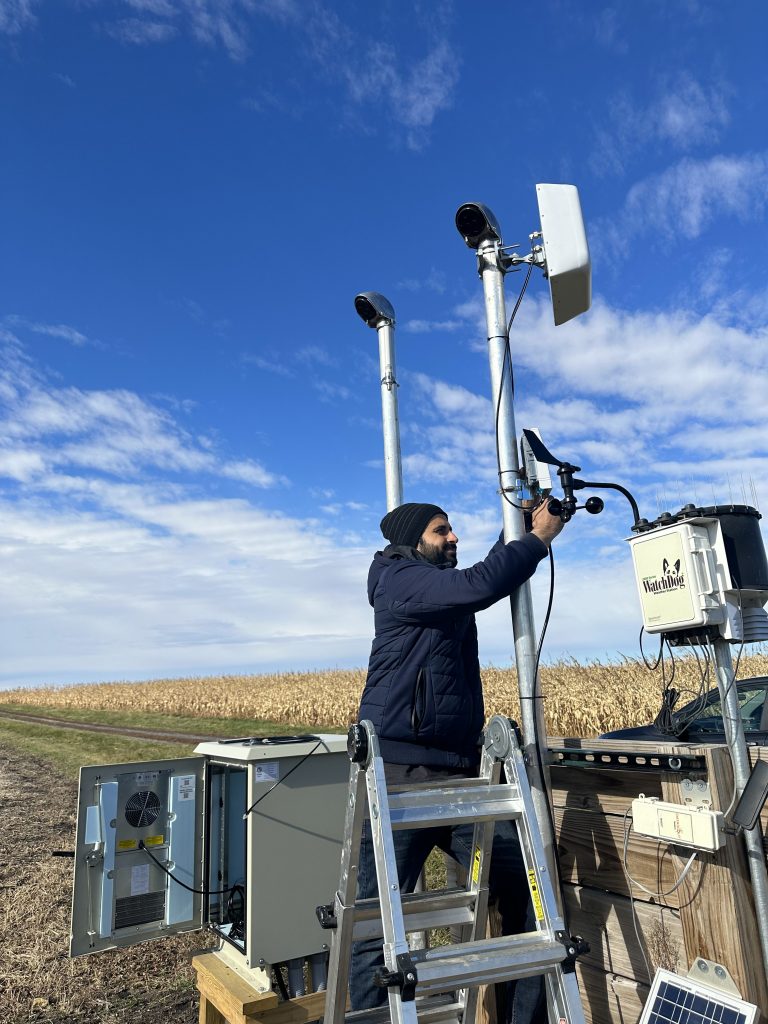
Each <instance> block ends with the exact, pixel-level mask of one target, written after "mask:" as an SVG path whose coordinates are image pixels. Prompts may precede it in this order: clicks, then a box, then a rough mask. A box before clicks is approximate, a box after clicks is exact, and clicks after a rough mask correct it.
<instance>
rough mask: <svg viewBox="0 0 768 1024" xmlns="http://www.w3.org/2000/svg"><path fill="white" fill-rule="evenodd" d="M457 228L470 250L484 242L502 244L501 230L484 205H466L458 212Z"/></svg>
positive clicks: (491, 213)
mask: <svg viewBox="0 0 768 1024" xmlns="http://www.w3.org/2000/svg"><path fill="white" fill-rule="evenodd" d="M456 227H457V228H458V229H459V234H460V235H461V236H462V237H463V238H464V241H465V242H466V243H467V245H468V246H469V248H470V249H477V247H478V246H479V245H480V244H481V243H482V242H500V241H501V228H500V227H499V222H498V221H497V220H496V217H495V216H494V214H493V212H492V211H491V210H489V209H488V207H487V206H486V205H485V204H484V203H464V205H463V206H460V207H459V209H458V210H457V211H456Z"/></svg>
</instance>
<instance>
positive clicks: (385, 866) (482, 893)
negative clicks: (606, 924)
mask: <svg viewBox="0 0 768 1024" xmlns="http://www.w3.org/2000/svg"><path fill="white" fill-rule="evenodd" d="M349 753H350V758H351V760H352V766H351V772H350V787H349V801H348V805H347V812H346V822H345V834H344V846H343V849H342V859H341V879H340V883H339V889H338V891H337V893H336V898H335V902H334V903H333V904H329V905H328V906H325V907H318V908H317V912H318V917H319V918H320V921H321V924H323V926H324V927H326V928H332V929H334V934H333V940H332V943H331V951H330V957H329V970H328V988H327V996H326V1003H325V1016H324V1024H343V1022H344V1021H345V1020H346V1022H347V1024H353V1022H354V1024H356V1022H358V1021H359V1022H360V1024H363V1022H365V1024H379V1022H381V1024H384V1022H387V1021H391V1024H441V1022H444V1021H445V1022H451V1024H473V1022H474V1019H475V1011H476V1007H477V993H478V986H480V985H488V984H493V983H496V982H502V981H509V980H513V979H518V978H526V977H532V976H535V975H544V978H545V983H546V989H547V1006H548V1011H549V1017H550V1021H553V1022H554V1024H584V1013H583V1010H582V1005H581V998H580V996H579V990H578V985H577V982H576V975H575V973H574V971H575V959H576V956H577V955H578V954H579V953H580V952H583V951H584V950H585V949H586V946H585V944H583V943H581V941H580V940H578V939H574V938H572V937H571V936H570V935H568V934H567V932H566V930H565V926H564V923H563V919H562V917H561V916H560V912H559V910H558V907H557V902H556V899H555V893H554V888H553V884H552V880H551V878H550V876H549V871H548V870H547V867H546V859H545V854H544V847H543V843H542V840H541V835H540V833H539V830H538V826H537V824H536V818H535V816H534V810H533V801H532V799H531V791H530V786H529V784H528V777H527V774H526V771H525V763H524V760H523V755H522V752H521V750H520V746H519V744H518V741H517V737H516V734H515V727H514V725H513V723H511V722H510V721H509V719H507V718H504V717H502V716H500V715H497V716H495V717H494V718H492V719H491V721H490V723H489V725H488V728H487V729H486V732H485V738H484V745H483V751H482V760H481V767H480V775H479V777H478V778H469V779H468V778H457V779H452V780H450V781H449V782H438V783H426V784H422V785H418V786H411V787H404V786H398V787H393V788H392V789H391V790H390V791H389V792H388V791H387V785H386V781H385V777H384V763H383V761H382V758H381V753H380V748H379V743H378V739H377V737H376V734H375V732H374V729H373V726H372V725H371V723H370V722H363V723H361V724H360V725H358V726H353V727H352V729H351V730H350V734H349ZM502 770H503V772H504V781H501V779H502ZM366 817H368V818H369V819H370V821H371V826H372V827H371V834H372V837H373V848H374V854H375V860H376V876H377V879H378V888H379V899H369V900H359V901H356V889H357V871H358V860H359V852H360V841H361V835H362V829H363V822H364V820H365V818H366ZM504 819H510V820H514V821H515V823H516V825H517V831H518V835H519V838H520V846H521V849H522V855H523V863H524V865H525V870H526V873H527V876H528V884H529V888H530V893H531V899H532V903H533V908H534V914H535V918H536V928H535V930H534V931H530V932H525V933H523V934H520V935H504V936H501V937H500V938H486V935H485V932H486V922H487V915H488V878H489V870H490V860H491V847H492V843H493V832H494V826H495V823H496V821H499V820H504ZM467 823H473V824H474V840H473V858H472V865H471V869H470V871H469V872H468V876H467V883H466V887H465V888H463V889H461V888H456V889H445V890H440V891H427V892H423V893H407V894H403V893H401V892H400V886H399V883H398V877H397V867H396V861H395V851H394V843H393V835H392V833H393V831H394V830H397V829H405V828H407V829H420V828H430V827H437V826H446V825H449V826H453V825H459V824H467ZM452 926H458V934H459V937H460V939H461V941H460V942H458V943H455V944H453V945H447V946H437V947H434V948H431V949H429V948H428V949H416V950H411V949H409V946H408V940H407V936H408V934H410V933H414V932H422V931H425V930H428V929H432V928H442V927H452ZM454 930H455V928H454ZM373 937H381V938H382V939H383V952H384V968H383V969H382V970H381V971H379V972H378V975H379V976H378V978H377V979H376V984H379V985H384V986H386V987H387V991H388V997H389V1006H388V1007H387V1006H386V1005H384V1006H382V1007H378V1008H376V1009H373V1010H358V1011H352V1012H347V1011H346V1003H347V987H348V983H349V969H350V958H351V953H352V942H353V941H357V940H360V939H369V938H373ZM372 983H373V979H372Z"/></svg>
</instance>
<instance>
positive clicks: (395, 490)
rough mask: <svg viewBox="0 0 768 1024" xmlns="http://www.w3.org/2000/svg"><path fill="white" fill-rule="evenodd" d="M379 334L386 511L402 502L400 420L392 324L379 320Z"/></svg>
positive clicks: (393, 323)
mask: <svg viewBox="0 0 768 1024" xmlns="http://www.w3.org/2000/svg"><path fill="white" fill-rule="evenodd" d="M376 331H377V333H378V335H379V364H380V367H381V421H382V426H383V430H384V477H385V483H386V489H387V512H391V511H392V509H393V508H397V506H398V505H402V503H403V468H402V460H401V456H400V421H399V419H398V414H397V388H398V384H397V379H396V378H395V321H394V320H389V319H386V320H385V319H383V318H382V319H381V320H380V321H379V322H378V323H377V324H376Z"/></svg>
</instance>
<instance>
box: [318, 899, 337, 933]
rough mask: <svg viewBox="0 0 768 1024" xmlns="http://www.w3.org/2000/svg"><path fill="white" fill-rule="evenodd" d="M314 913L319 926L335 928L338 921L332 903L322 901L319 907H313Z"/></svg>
mask: <svg viewBox="0 0 768 1024" xmlns="http://www.w3.org/2000/svg"><path fill="white" fill-rule="evenodd" d="M315 914H316V916H317V920H318V921H319V922H320V927H321V928H336V927H337V925H338V923H339V922H338V920H337V918H336V913H335V905H334V904H333V903H322V904H321V905H320V906H319V907H315Z"/></svg>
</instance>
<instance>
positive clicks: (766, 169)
mask: <svg viewBox="0 0 768 1024" xmlns="http://www.w3.org/2000/svg"><path fill="white" fill-rule="evenodd" d="M766 204H768V153H765V152H763V153H751V154H745V155H741V156H725V155H718V156H713V157H710V158H709V159H705V160H693V159H690V158H685V159H683V160H681V161H680V162H679V163H677V164H674V165H673V166H672V167H669V168H667V170H665V171H662V172H661V173H660V174H655V175H652V176H650V177H648V178H645V179H644V180H643V181H639V182H637V183H636V184H635V185H633V186H632V188H631V189H630V190H629V192H628V193H627V197H626V199H625V201H624V205H623V207H622V208H621V209H620V210H619V212H618V213H617V214H616V215H615V216H614V217H612V218H611V219H610V221H607V220H603V221H602V222H598V223H597V224H596V225H595V228H596V230H595V231H594V236H595V237H596V239H597V245H598V246H599V249H600V251H601V252H602V251H605V252H606V253H607V254H608V255H609V257H610V258H611V259H612V260H614V261H619V260H620V258H621V254H622V253H623V252H627V251H628V249H627V246H628V243H629V242H631V241H632V240H633V239H635V238H637V237H640V236H643V235H647V234H649V233H654V234H656V235H658V236H659V237H661V238H663V239H665V240H671V239H673V238H675V237H683V238H687V239H694V238H698V237H699V236H700V235H701V234H702V233H703V232H704V231H706V229H707V228H708V227H709V226H710V225H711V224H712V222H713V221H714V220H715V219H716V218H717V217H720V216H723V215H727V216H729V217H730V218H731V219H732V220H733V219H734V218H735V219H736V220H738V221H742V222H746V221H748V220H749V221H754V220H756V219H758V218H760V217H762V216H763V214H764V213H765V208H766Z"/></svg>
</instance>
